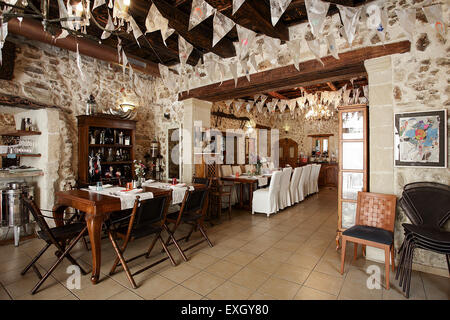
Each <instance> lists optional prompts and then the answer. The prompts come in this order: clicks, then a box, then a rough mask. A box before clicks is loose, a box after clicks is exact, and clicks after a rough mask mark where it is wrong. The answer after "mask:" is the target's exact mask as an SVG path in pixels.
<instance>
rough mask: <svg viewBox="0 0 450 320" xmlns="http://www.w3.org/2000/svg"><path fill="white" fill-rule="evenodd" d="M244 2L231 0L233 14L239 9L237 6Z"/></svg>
mask: <svg viewBox="0 0 450 320" xmlns="http://www.w3.org/2000/svg"><path fill="white" fill-rule="evenodd" d="M244 2H245V0H233V13H232V15H234V14H235V13H236V11H238V10H239V8H240V7H241V6H242V4H243V3H244Z"/></svg>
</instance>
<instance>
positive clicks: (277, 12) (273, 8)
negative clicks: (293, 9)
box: [270, 0, 292, 27]
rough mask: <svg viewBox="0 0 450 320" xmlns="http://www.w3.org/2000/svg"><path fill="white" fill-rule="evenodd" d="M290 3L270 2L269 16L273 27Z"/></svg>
mask: <svg viewBox="0 0 450 320" xmlns="http://www.w3.org/2000/svg"><path fill="white" fill-rule="evenodd" d="M291 1H292V0H270V16H271V20H272V25H273V26H274V27H275V25H276V24H277V23H278V21H279V20H280V18H281V16H282V15H283V13H284V12H285V11H286V9H287V8H288V7H289V4H290V3H291Z"/></svg>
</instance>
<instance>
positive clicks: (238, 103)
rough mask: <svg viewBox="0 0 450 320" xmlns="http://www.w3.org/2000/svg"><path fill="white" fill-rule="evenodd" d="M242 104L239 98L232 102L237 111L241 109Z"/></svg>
mask: <svg viewBox="0 0 450 320" xmlns="http://www.w3.org/2000/svg"><path fill="white" fill-rule="evenodd" d="M243 104H244V101H240V100H238V101H235V102H234V108H235V109H236V111H237V112H239V110H240V109H241V107H242V105H243Z"/></svg>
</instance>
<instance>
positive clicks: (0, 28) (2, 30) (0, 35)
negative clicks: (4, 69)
mask: <svg viewBox="0 0 450 320" xmlns="http://www.w3.org/2000/svg"><path fill="white" fill-rule="evenodd" d="M0 23H1V25H0V66H1V65H3V57H2V49H3V46H4V44H5V40H6V36H7V35H8V23H7V22H3V19H0ZM77 48H78V44H77Z"/></svg>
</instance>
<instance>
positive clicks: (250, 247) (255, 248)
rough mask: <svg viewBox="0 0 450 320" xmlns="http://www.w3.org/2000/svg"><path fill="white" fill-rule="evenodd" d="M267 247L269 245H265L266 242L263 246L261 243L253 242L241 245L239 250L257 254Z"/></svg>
mask: <svg viewBox="0 0 450 320" xmlns="http://www.w3.org/2000/svg"><path fill="white" fill-rule="evenodd" d="M269 247H270V245H267V244H266V245H265V246H262V245H257V244H254V243H253V244H252V243H247V244H246V245H245V246H243V247H241V248H240V249H239V250H241V251H245V252H249V253H252V254H254V255H257V256H259V255H260V254H262V253H263V252H264V251H266V250H267V249H269Z"/></svg>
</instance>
